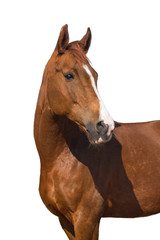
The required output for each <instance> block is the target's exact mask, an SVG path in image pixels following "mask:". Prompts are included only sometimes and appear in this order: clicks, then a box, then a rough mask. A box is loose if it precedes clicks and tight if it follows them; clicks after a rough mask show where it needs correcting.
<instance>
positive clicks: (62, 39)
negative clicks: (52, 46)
mask: <svg viewBox="0 0 160 240" xmlns="http://www.w3.org/2000/svg"><path fill="white" fill-rule="evenodd" d="M68 42H69V34H68V25H67V24H66V25H64V26H63V27H62V28H61V32H60V34H59V38H58V42H57V46H56V49H57V50H58V53H61V54H62V53H64V51H65V50H66V47H67V46H68Z"/></svg>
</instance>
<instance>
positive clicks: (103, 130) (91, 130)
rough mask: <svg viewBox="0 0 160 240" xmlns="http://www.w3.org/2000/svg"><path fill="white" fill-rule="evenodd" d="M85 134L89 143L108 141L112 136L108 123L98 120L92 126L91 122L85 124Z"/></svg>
mask: <svg viewBox="0 0 160 240" xmlns="http://www.w3.org/2000/svg"><path fill="white" fill-rule="evenodd" d="M86 129H87V135H88V139H89V142H90V143H91V144H101V143H106V142H109V141H110V140H111V138H112V132H110V130H109V126H108V124H105V123H104V122H103V121H100V122H98V123H97V124H96V126H94V124H93V123H92V122H89V123H88V124H86Z"/></svg>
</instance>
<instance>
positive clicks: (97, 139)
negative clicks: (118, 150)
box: [87, 132, 112, 146]
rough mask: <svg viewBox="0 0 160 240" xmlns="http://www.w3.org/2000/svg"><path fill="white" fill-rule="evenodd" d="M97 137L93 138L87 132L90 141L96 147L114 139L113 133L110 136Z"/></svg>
mask: <svg viewBox="0 0 160 240" xmlns="http://www.w3.org/2000/svg"><path fill="white" fill-rule="evenodd" d="M96 136H97V137H95V136H92V135H90V134H89V133H88V132H87V137H88V140H89V142H90V143H91V144H92V145H96V146H97V145H103V144H105V143H107V142H109V141H110V140H111V139H112V133H111V134H110V135H109V136H100V135H96Z"/></svg>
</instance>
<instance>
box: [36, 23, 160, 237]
mask: <svg viewBox="0 0 160 240" xmlns="http://www.w3.org/2000/svg"><path fill="white" fill-rule="evenodd" d="M90 43H91V30H90V28H88V29H87V32H86V34H85V35H84V36H83V38H82V39H81V40H80V41H74V42H71V43H70V42H69V33H68V26H67V25H64V26H63V27H62V28H61V31H60V34H59V38H58V41H57V44H56V47H55V50H54V52H53V54H52V55H51V57H50V59H49V61H48V63H47V64H46V67H45V70H44V74H43V80H42V84H41V88H40V92H39V97H38V101H37V107H36V112H35V121H34V137H35V142H36V146H37V150H38V153H39V157H40V162H41V173H40V184H39V192H40V196H41V199H42V201H43V203H44V204H45V206H46V207H47V209H48V210H49V211H50V212H51V213H53V214H55V215H56V216H58V218H59V221H60V224H61V226H62V228H63V230H64V231H65V233H66V235H67V236H68V238H69V239H70V240H98V236H99V223H100V219H101V218H102V217H117V218H118V217H121V218H134V217H144V216H149V215H152V214H156V213H159V212H160V191H159V190H158V189H160V121H151V122H144V123H119V122H116V121H114V120H113V119H112V117H111V116H110V114H109V112H108V111H107V109H106V107H105V105H104V103H103V101H102V99H101V97H100V95H99V92H98V90H97V79H98V74H97V72H96V71H95V70H94V69H93V67H92V66H91V64H90V62H89V60H88V58H87V56H86V54H87V52H88V49H89V47H90Z"/></svg>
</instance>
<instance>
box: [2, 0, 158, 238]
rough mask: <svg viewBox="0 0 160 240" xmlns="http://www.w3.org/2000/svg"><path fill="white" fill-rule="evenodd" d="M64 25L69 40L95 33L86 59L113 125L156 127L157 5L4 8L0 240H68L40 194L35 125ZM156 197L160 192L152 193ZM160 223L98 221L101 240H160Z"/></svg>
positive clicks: (22, 4)
mask: <svg viewBox="0 0 160 240" xmlns="http://www.w3.org/2000/svg"><path fill="white" fill-rule="evenodd" d="M66 23H67V24H68V25H69V32H70V40H71V41H72V40H77V39H81V37H82V36H83V35H84V34H85V32H86V29H87V27H90V28H91V30H92V35H93V38H92V44H91V48H90V51H89V53H88V57H89V58H90V60H91V62H92V64H93V66H94V67H95V69H96V70H97V72H98V73H99V84H98V87H99V92H100V94H101V96H102V98H103V100H104V102H105V104H106V107H107V109H108V110H109V112H110V114H111V115H112V117H113V118H114V120H117V121H121V122H136V121H148V120H155V119H160V106H159V103H160V93H159V86H160V2H159V1H154V0H150V1H147V0H145V1H143V0H134V1H128V0H126V1H124V0H122V1H119V0H117V1H114V0H113V1H93V0H92V1H86V0H85V1H83V0H81V1H70V0H68V1H60V0H59V1H58V0H57V1H49V0H45V1H34V0H32V1H31V0H28V1H22V0H21V1H17V0H14V1H7V0H5V1H1V3H0V25H1V26H0V34H1V37H0V83H1V84H0V112H1V118H0V121H1V124H0V141H1V142H0V146H1V157H0V218H1V224H0V228H1V230H0V239H2V240H10V239H16V240H20V239H23V240H28V239H30V240H32V239H38V240H41V239H43V240H44V239H47V240H50V239H51V240H52V239H67V238H66V236H65V234H64V233H63V230H61V227H60V225H59V222H58V219H57V217H55V216H54V215H52V214H51V213H50V212H49V211H48V210H47V209H46V208H45V207H44V205H43V203H42V202H41V199H40V197H39V193H38V182H39V168H40V164H39V157H38V154H37V151H36V148H35V144H34V139H33V119H34V111H35V107H36V101H37V96H38V91H39V87H40V84H41V79H42V74H43V69H44V67H45V64H46V62H47V60H48V59H49V57H50V55H51V53H52V51H53V50H54V48H55V44H56V41H57V38H58V34H59V31H60V28H61V26H62V25H64V24H66ZM157 191H159V189H157ZM159 222H160V215H156V216H152V217H147V218H141V219H111V218H108V219H102V221H101V226H100V240H105V239H110V240H115V239H117V238H118V239H123V240H128V239H130V240H132V239H146V240H149V239H154V240H157V239H160V232H159Z"/></svg>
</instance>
